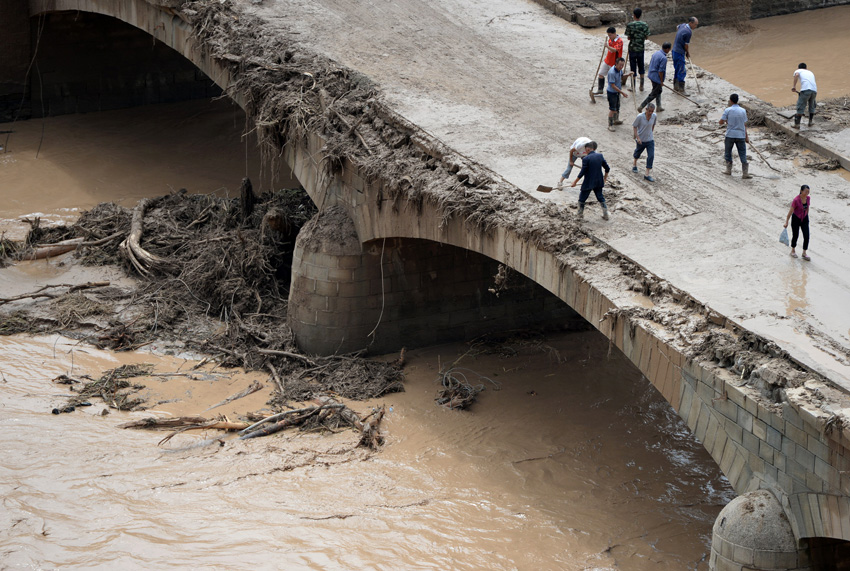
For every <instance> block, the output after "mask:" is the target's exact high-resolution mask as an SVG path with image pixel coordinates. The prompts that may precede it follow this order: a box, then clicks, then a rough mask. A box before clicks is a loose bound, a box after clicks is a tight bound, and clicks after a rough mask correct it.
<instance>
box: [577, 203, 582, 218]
mask: <svg viewBox="0 0 850 571" xmlns="http://www.w3.org/2000/svg"><path fill="white" fill-rule="evenodd" d="M576 218H578V219H579V220H584V204H582V203H581V202H579V204H578V214H576Z"/></svg>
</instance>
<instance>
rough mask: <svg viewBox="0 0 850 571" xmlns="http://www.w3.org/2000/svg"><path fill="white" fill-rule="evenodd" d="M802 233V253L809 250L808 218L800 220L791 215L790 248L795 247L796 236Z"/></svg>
mask: <svg viewBox="0 0 850 571" xmlns="http://www.w3.org/2000/svg"><path fill="white" fill-rule="evenodd" d="M800 230H802V231H803V251H806V250H808V249H809V217H808V216H804V217H803V219H802V220H800V219H799V218H797V215H796V214H792V215H791V247H792V248H796V247H797V236H799V235H800Z"/></svg>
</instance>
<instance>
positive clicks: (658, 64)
mask: <svg viewBox="0 0 850 571" xmlns="http://www.w3.org/2000/svg"><path fill="white" fill-rule="evenodd" d="M672 47H673V46H672V44H671V43H670V42H664V45H662V46H661V49H660V50H658V51H657V52H655V53H654V54H652V57H651V58H649V74H648V75H649V81H650V83H652V91H650V92H649V95H648V96H647V98H646V99H644V100H643V103H641V104H640V107H638V111H643V108H644V107H646V106H647V105H649V102H650V101H652V100H653V99H655V103H656V104H657V105H658V107H656V109H655V110H656V111H664V109H662V108H661V92H662V91H664V77H665V76H666V75H667V54H669V53H670V49H671V48H672Z"/></svg>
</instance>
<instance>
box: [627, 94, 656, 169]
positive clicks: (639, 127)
mask: <svg viewBox="0 0 850 571" xmlns="http://www.w3.org/2000/svg"><path fill="white" fill-rule="evenodd" d="M657 120H658V118H657V117H656V115H655V103H649V104H648V105H647V106H646V111H645V112H644V113H641V114H640V115H638V116H637V117H635V120H634V122H633V123H632V127H633V128H634V135H635V144H637V147H635V152H634V153H633V154H632V157H634V159H635V161H634V163H632V172H633V173H636V172H638V168H637V161H638V159H639V158H640V156H641V154H642V153H643V151H644V149H646V174H645V175H644V177H643V178H644V180H648V181H649V182H655V179H654V178H652V162H653V161H654V160H655V136H654V133H655V123H656V122H657Z"/></svg>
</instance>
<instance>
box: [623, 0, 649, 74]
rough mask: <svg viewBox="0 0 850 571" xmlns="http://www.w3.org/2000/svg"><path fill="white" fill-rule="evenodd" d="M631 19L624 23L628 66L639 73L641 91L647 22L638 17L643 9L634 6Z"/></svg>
mask: <svg viewBox="0 0 850 571" xmlns="http://www.w3.org/2000/svg"><path fill="white" fill-rule="evenodd" d="M633 14H634V16H633V17H632V21H631V22H629V23H628V24H627V25H626V32H625V33H626V37H627V38H629V67H630V68H631V70H632V73H635V74H639V75H640V90H641V91H643V78H644V59H643V53H644V42H645V41H646V38H648V37H649V24H647V23H646V22H644V21H642V20H641V19H640V17H641V15H642V14H643V10H641V9H640V8H635V9H634V12H633Z"/></svg>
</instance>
